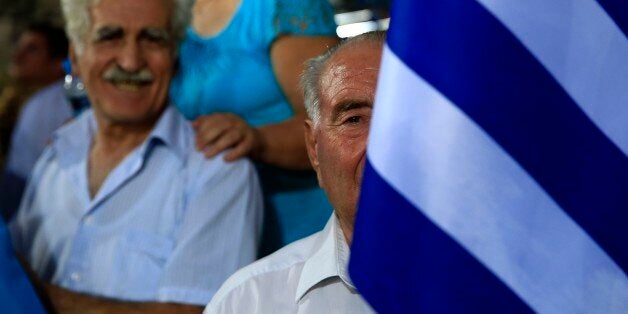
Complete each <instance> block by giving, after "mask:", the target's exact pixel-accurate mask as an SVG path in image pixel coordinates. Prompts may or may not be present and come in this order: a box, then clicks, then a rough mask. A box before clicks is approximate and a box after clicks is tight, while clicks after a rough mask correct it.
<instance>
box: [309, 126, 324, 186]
mask: <svg viewBox="0 0 628 314" xmlns="http://www.w3.org/2000/svg"><path fill="white" fill-rule="evenodd" d="M317 144H318V143H317V141H316V134H315V129H314V123H313V122H312V121H311V120H310V119H306V120H305V147H306V148H307V155H308V157H309V158H310V163H311V164H312V168H314V171H316V176H317V177H318V183H319V185H320V183H321V176H320V174H319V171H318V170H319V162H318V150H317V149H316V145H317Z"/></svg>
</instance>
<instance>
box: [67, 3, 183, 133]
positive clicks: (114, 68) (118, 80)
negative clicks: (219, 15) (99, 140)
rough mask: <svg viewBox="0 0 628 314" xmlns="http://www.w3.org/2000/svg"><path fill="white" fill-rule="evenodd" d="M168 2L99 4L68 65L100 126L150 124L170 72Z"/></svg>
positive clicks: (170, 6) (163, 100)
mask: <svg viewBox="0 0 628 314" xmlns="http://www.w3.org/2000/svg"><path fill="white" fill-rule="evenodd" d="M173 9H174V7H173V1H171V0H155V1H144V0H101V1H100V2H99V3H98V4H97V5H95V6H94V7H92V8H91V10H90V14H91V21H92V23H91V27H90V29H89V30H88V32H87V37H86V38H85V46H84V47H85V48H84V50H83V51H82V52H81V54H80V55H79V54H77V53H76V50H75V49H74V47H72V49H71V55H72V60H73V63H74V66H75V67H76V69H77V72H78V73H79V75H80V76H81V78H82V79H83V82H84V84H85V86H86V88H87V93H88V95H89V98H90V101H91V103H92V106H93V108H94V112H95V114H96V117H97V119H98V120H99V124H100V123H107V124H114V125H115V124H119V125H129V124H153V123H154V122H155V121H156V120H157V119H158V118H159V115H160V114H161V112H162V110H163V108H164V107H165V104H166V102H167V97H168V86H169V84H170V79H171V77H172V74H173V70H174V45H173V44H172V36H171V30H170V28H169V26H170V18H171V14H170V12H171V11H172V10H173Z"/></svg>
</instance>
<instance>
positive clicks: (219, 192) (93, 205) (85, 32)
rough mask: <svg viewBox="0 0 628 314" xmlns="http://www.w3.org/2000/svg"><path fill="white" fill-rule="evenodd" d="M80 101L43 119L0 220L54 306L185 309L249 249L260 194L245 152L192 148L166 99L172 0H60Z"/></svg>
mask: <svg viewBox="0 0 628 314" xmlns="http://www.w3.org/2000/svg"><path fill="white" fill-rule="evenodd" d="M61 5H62V9H63V13H64V17H65V18H66V30H67V33H68V36H69V37H70V41H71V46H70V58H71V60H72V63H73V68H74V71H75V73H76V74H77V75H79V76H80V77H81V79H82V80H83V83H84V84H85V87H86V91H87V94H88V97H89V101H90V103H91V109H88V110H86V111H84V112H83V113H82V114H81V115H79V116H78V117H77V118H76V119H74V120H73V121H72V122H70V123H68V124H66V125H65V126H63V127H62V128H61V129H59V130H58V131H56V132H55V134H54V136H53V140H52V143H51V144H50V146H48V148H47V149H46V150H45V151H44V153H43V154H42V156H41V157H40V159H39V161H38V162H37V165H36V166H35V170H34V171H33V174H32V176H31V177H30V179H29V183H28V184H27V188H26V191H25V193H24V197H23V200H22V204H21V206H20V208H19V210H18V211H17V213H16V215H15V217H14V219H13V220H12V221H11V224H10V226H9V227H10V228H9V229H10V231H11V237H12V239H13V244H14V246H15V249H16V251H17V252H18V253H19V254H21V255H22V257H23V258H24V260H25V263H26V265H30V268H31V269H32V270H33V274H34V276H33V281H34V282H35V283H36V285H37V286H38V287H39V288H40V291H41V292H42V295H43V296H45V297H46V298H47V301H49V304H51V306H52V309H51V310H52V311H53V312H56V313H66V312H71V313H143V312H157V313H187V312H190V313H197V312H200V311H201V309H202V306H203V305H205V304H207V302H208V301H209V300H210V299H211V297H212V296H213V294H214V293H215V292H216V290H217V289H218V287H219V286H220V284H221V283H222V282H223V281H224V280H225V279H226V278H227V277H228V276H229V275H230V274H231V273H233V272H234V271H235V270H237V269H238V268H240V267H241V266H243V265H246V264H248V263H250V262H252V261H253V260H254V259H255V257H256V249H257V244H258V241H259V236H258V234H259V231H260V228H261V214H262V198H261V191H260V187H259V182H258V180H257V175H256V173H255V169H254V167H253V165H252V163H251V162H250V161H249V160H247V159H240V160H238V161H236V162H231V163H227V162H225V161H224V160H223V157H224V154H220V155H218V156H216V157H215V158H209V159H207V158H205V156H204V155H203V154H201V153H200V152H198V151H196V150H195V149H194V131H193V129H192V126H191V125H190V123H189V122H188V121H187V120H185V118H184V117H183V116H182V115H181V114H180V113H179V112H178V111H177V109H176V108H175V107H174V106H172V105H171V104H170V102H169V101H168V88H169V85H170V81H171V78H172V74H173V72H174V70H175V63H176V57H177V49H176V48H177V47H178V44H179V43H180V40H181V38H182V37H183V32H184V30H185V27H186V25H187V24H188V20H187V16H188V14H187V11H188V7H187V3H186V1H185V0H154V1H145V0H91V1H85V0H62V1H61Z"/></svg>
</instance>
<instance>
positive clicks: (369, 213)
mask: <svg viewBox="0 0 628 314" xmlns="http://www.w3.org/2000/svg"><path fill="white" fill-rule="evenodd" d="M356 226H369V227H368V228H364V229H360V228H356V230H355V234H354V238H353V239H354V240H353V243H354V244H353V246H352V248H351V252H352V253H351V254H352V255H351V258H352V260H353V259H356V260H357V259H361V260H364V261H369V265H367V264H365V263H353V262H352V263H351V264H350V273H351V278H352V279H353V281H354V282H355V284H356V286H357V287H358V288H359V290H360V293H361V294H362V295H363V296H364V297H365V298H366V299H367V300H369V301H371V305H372V306H373V308H374V309H375V310H376V311H378V312H389V313H473V312H476V313H482V312H502V313H528V312H531V309H530V308H529V307H528V306H527V305H526V304H525V303H524V302H522V301H521V300H520V299H519V298H518V297H517V296H516V295H515V294H513V293H512V291H510V290H509V289H508V288H507V287H506V286H504V285H503V283H502V282H501V281H500V280H499V279H497V278H496V277H495V276H494V275H493V274H492V273H491V272H489V271H488V270H487V269H486V268H485V267H484V266H482V265H481V264H480V263H478V262H477V261H476V260H475V259H474V258H473V257H472V256H471V255H469V254H468V253H467V251H466V250H465V249H463V248H462V247H461V246H460V245H458V244H457V243H456V242H455V241H453V240H451V238H450V237H449V236H447V235H446V234H445V233H443V232H442V231H441V230H440V229H439V228H438V227H436V226H434V224H432V223H431V222H430V221H429V220H428V219H427V218H426V217H425V216H423V215H422V214H421V213H420V211H418V210H417V209H416V208H415V207H414V206H413V205H412V204H410V203H408V202H407V201H406V199H405V198H403V197H402V196H401V195H399V194H398V193H397V192H396V191H395V190H394V189H392V188H391V187H390V186H389V185H388V184H387V183H386V182H385V181H383V180H382V179H381V177H380V176H379V175H378V174H377V172H375V171H374V169H373V167H372V166H371V165H370V163H369V162H368V161H367V163H366V165H365V171H364V184H363V186H362V193H361V199H360V210H359V212H358V215H357V220H356ZM382 235H386V237H383V236H382ZM390 239H395V240H396V241H390ZM407 239H411V240H412V243H413V245H412V246H407V245H406V242H405V241H403V240H407ZM373 248H377V249H373ZM400 261H402V262H401V263H400ZM377 272H383V275H384V276H385V277H386V280H385V281H382V282H374V281H372V280H368V279H369V278H373V277H374V276H377ZM404 287H412V288H411V289H404ZM417 291H419V292H420V293H417ZM386 293H394V295H385V294H386ZM395 300H398V302H397V301H395ZM378 302H391V303H378ZM409 303H411V304H412V305H410V306H409Z"/></svg>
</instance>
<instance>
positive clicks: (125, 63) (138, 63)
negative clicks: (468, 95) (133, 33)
mask: <svg viewBox="0 0 628 314" xmlns="http://www.w3.org/2000/svg"><path fill="white" fill-rule="evenodd" d="M118 65H119V66H120V67H121V68H122V69H124V70H126V71H128V72H135V71H138V70H140V69H142V68H143V67H144V66H145V65H146V59H145V58H144V53H143V51H142V49H141V47H140V46H139V45H138V44H137V43H134V42H129V43H126V44H125V45H124V46H123V47H121V50H120V52H119V53H118Z"/></svg>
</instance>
